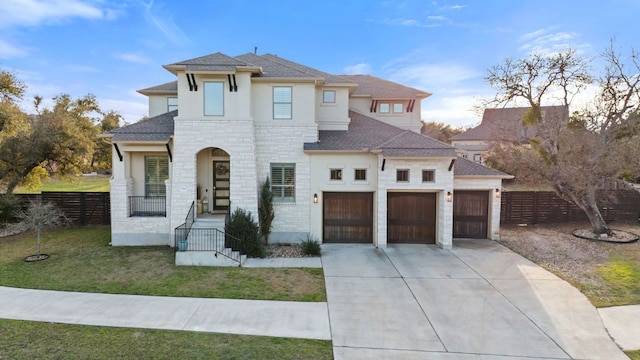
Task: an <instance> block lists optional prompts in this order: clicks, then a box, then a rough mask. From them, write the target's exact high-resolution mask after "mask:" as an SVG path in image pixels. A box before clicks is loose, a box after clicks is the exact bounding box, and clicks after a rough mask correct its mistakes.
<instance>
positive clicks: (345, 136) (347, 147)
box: [304, 111, 456, 157]
mask: <svg viewBox="0 0 640 360" xmlns="http://www.w3.org/2000/svg"><path fill="white" fill-rule="evenodd" d="M349 117H350V118H351V122H350V123H349V128H348V130H320V131H319V136H318V139H319V141H318V142H315V143H305V144H304V150H305V151H362V152H365V151H367V152H369V151H373V152H382V153H383V154H384V155H385V156H389V157H455V156H456V155H455V148H453V147H452V146H450V145H447V144H445V143H442V142H440V141H438V140H435V139H432V138H430V137H427V136H424V135H420V134H417V133H415V132H413V131H409V130H402V129H400V128H398V127H395V126H393V125H389V124H386V123H384V122H382V121H378V120H375V119H372V118H370V117H367V116H364V115H362V114H359V113H356V112H354V111H349Z"/></svg>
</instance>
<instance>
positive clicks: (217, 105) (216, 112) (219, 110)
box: [203, 81, 224, 116]
mask: <svg viewBox="0 0 640 360" xmlns="http://www.w3.org/2000/svg"><path fill="white" fill-rule="evenodd" d="M203 93H204V114H205V115H207V116H224V83H223V82H221V81H215V82H214V81H205V82H204V91H203Z"/></svg>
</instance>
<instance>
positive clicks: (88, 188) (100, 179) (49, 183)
mask: <svg viewBox="0 0 640 360" xmlns="http://www.w3.org/2000/svg"><path fill="white" fill-rule="evenodd" d="M109 179H110V176H104V175H100V176H76V177H72V178H69V179H56V178H47V179H44V180H43V181H42V186H40V187H39V188H37V189H33V190H31V189H27V188H25V187H18V188H16V189H15V190H14V193H16V194H38V193H40V192H42V191H82V192H108V191H109Z"/></svg>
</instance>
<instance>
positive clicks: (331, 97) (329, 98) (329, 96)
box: [322, 90, 336, 104]
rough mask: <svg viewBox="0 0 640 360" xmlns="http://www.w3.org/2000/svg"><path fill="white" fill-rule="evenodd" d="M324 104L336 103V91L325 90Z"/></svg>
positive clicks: (323, 94)
mask: <svg viewBox="0 0 640 360" xmlns="http://www.w3.org/2000/svg"><path fill="white" fill-rule="evenodd" d="M322 102H323V103H325V104H334V103H335V102H336V91H335V90H324V91H323V92H322Z"/></svg>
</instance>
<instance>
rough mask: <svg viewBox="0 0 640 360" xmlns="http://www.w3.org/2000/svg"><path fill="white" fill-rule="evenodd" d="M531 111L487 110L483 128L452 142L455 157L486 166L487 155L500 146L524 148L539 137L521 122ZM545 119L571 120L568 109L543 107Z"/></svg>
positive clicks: (514, 109) (483, 118)
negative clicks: (485, 157) (484, 158)
mask: <svg viewBox="0 0 640 360" xmlns="http://www.w3.org/2000/svg"><path fill="white" fill-rule="evenodd" d="M529 109H530V108H529V107H517V108H500V109H485V110H484V114H483V115H482V122H481V123H480V125H478V126H476V127H474V128H471V129H469V130H467V131H465V132H463V133H460V134H457V135H454V136H452V137H451V138H449V141H450V142H451V145H452V146H453V147H455V148H456V153H457V154H458V156H461V157H463V158H465V159H469V160H472V161H475V162H478V163H483V155H484V153H485V152H486V151H487V150H489V148H491V146H492V145H493V144H494V143H496V142H498V143H515V144H523V143H526V142H527V141H529V140H530V139H532V138H533V137H535V136H536V129H535V127H534V126H529V125H524V124H523V121H522V118H523V116H524V114H525V113H526V112H527V111H528V110H529ZM541 109H542V116H543V118H548V117H561V118H562V119H563V122H565V123H566V121H567V120H568V118H569V112H568V110H567V107H565V106H543V107H542V108H541Z"/></svg>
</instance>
